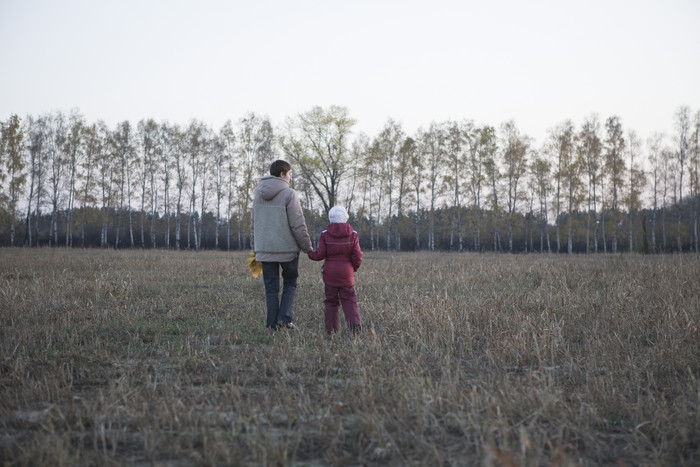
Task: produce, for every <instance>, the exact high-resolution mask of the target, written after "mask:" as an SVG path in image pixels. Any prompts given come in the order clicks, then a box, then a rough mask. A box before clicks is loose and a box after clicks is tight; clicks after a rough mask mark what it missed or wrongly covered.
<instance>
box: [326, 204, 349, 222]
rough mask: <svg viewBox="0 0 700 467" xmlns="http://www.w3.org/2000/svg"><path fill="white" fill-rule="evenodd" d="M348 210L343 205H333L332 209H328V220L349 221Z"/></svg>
mask: <svg viewBox="0 0 700 467" xmlns="http://www.w3.org/2000/svg"><path fill="white" fill-rule="evenodd" d="M349 217H350V216H348V212H347V211H346V210H345V208H344V207H342V206H333V207H332V208H331V210H330V211H328V220H329V221H331V222H332V223H334V224H335V223H343V222H347V221H348V218H349Z"/></svg>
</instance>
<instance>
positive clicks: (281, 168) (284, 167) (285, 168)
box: [270, 160, 292, 177]
mask: <svg viewBox="0 0 700 467" xmlns="http://www.w3.org/2000/svg"><path fill="white" fill-rule="evenodd" d="M290 170H292V166H291V165H289V162H287V161H283V160H276V161H275V162H273V163H272V164H270V175H272V176H274V177H279V176H280V175H282V173H287V172H289V171H290Z"/></svg>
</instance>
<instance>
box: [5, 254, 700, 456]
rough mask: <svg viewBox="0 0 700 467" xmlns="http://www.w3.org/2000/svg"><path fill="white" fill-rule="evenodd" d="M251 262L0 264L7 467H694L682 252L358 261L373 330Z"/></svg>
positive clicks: (691, 339)
mask: <svg viewBox="0 0 700 467" xmlns="http://www.w3.org/2000/svg"><path fill="white" fill-rule="evenodd" d="M245 257H246V253H244V252H240V253H216V252H202V253H183V252H165V251H147V252H143V251H124V252H114V251H67V250H61V249H58V250H46V249H34V250H21V249H4V250H0V390H1V392H2V398H1V401H0V460H1V461H2V462H3V463H4V464H5V465H48V464H51V465H92V464H95V465H123V464H127V465H146V464H149V465H150V464H156V465H173V466H178V465H250V464H254V465H275V464H279V465H312V466H314V465H361V464H368V465H426V464H435V465H523V466H530V465H532V466H539V465H562V466H563V465H605V464H607V465H611V464H612V465H615V464H619V465H697V464H698V463H700V411H699V409H698V406H699V405H700V333H699V331H698V323H699V320H700V311H699V310H700V283H699V281H700V260H699V259H698V258H697V257H695V256H653V257H651V256H617V257H612V256H596V257H583V256H578V257H573V258H569V257H563V256H534V255H532V256H511V255H473V254H465V255H461V254H428V253H419V254H408V253H406V254H388V253H366V255H365V262H364V263H363V266H362V268H361V269H360V272H359V273H358V275H357V291H358V298H359V300H360V307H361V311H362V313H363V318H364V324H365V326H364V328H365V331H364V332H363V335H362V336H361V337H359V338H352V337H351V336H350V335H348V334H342V335H339V336H337V337H336V338H334V339H328V338H326V337H325V336H324V333H323V316H322V306H323V305H322V300H323V298H322V297H323V290H322V284H321V282H320V278H319V274H318V270H319V264H318V263H312V262H310V261H308V260H307V259H302V261H301V277H300V282H299V291H298V294H297V301H296V304H295V321H296V323H297V324H298V325H299V327H300V329H299V331H296V332H286V331H284V332H279V333H276V334H274V335H271V334H269V333H268V332H267V331H266V330H265V329H264V300H263V285H262V281H261V279H257V280H256V279H253V278H252V277H250V275H249V273H248V272H247V266H246V264H245Z"/></svg>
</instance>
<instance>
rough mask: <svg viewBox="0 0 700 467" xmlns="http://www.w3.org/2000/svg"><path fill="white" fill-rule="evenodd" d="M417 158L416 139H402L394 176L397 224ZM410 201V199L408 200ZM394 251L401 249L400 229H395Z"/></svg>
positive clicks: (408, 193)
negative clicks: (395, 181)
mask: <svg viewBox="0 0 700 467" xmlns="http://www.w3.org/2000/svg"><path fill="white" fill-rule="evenodd" d="M417 159H418V147H417V144H416V141H415V140H414V139H413V138H411V137H407V138H405V139H404V140H403V143H402V144H401V147H400V148H399V153H398V159H397V165H396V178H397V193H396V195H397V197H396V214H397V219H398V221H399V225H400V223H401V221H402V220H403V218H404V214H405V209H406V202H407V201H409V200H410V197H411V195H412V194H413V191H412V190H411V186H410V184H411V175H412V174H413V171H414V167H415V166H416V164H417V163H418V162H417ZM409 202H410V201H409ZM396 251H401V229H400V228H399V229H397V230H396Z"/></svg>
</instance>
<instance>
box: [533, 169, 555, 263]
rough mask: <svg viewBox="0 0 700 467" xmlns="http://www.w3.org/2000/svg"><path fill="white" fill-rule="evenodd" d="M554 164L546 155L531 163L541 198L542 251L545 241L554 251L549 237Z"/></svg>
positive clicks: (539, 224)
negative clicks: (550, 196)
mask: <svg viewBox="0 0 700 467" xmlns="http://www.w3.org/2000/svg"><path fill="white" fill-rule="evenodd" d="M551 170H552V164H551V162H550V161H549V160H547V159H545V158H544V157H536V158H535V159H534V160H533V161H532V162H531V164H530V171H531V174H532V178H533V180H534V184H535V187H536V193H537V198H538V200H539V206H540V207H539V216H538V230H539V233H540V252H542V251H544V241H545V239H546V241H547V251H548V252H550V253H551V252H552V245H551V242H550V239H549V229H548V227H549V217H548V213H549V208H548V206H547V201H548V199H549V195H550V191H551V189H552V182H551V175H552V174H551Z"/></svg>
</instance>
